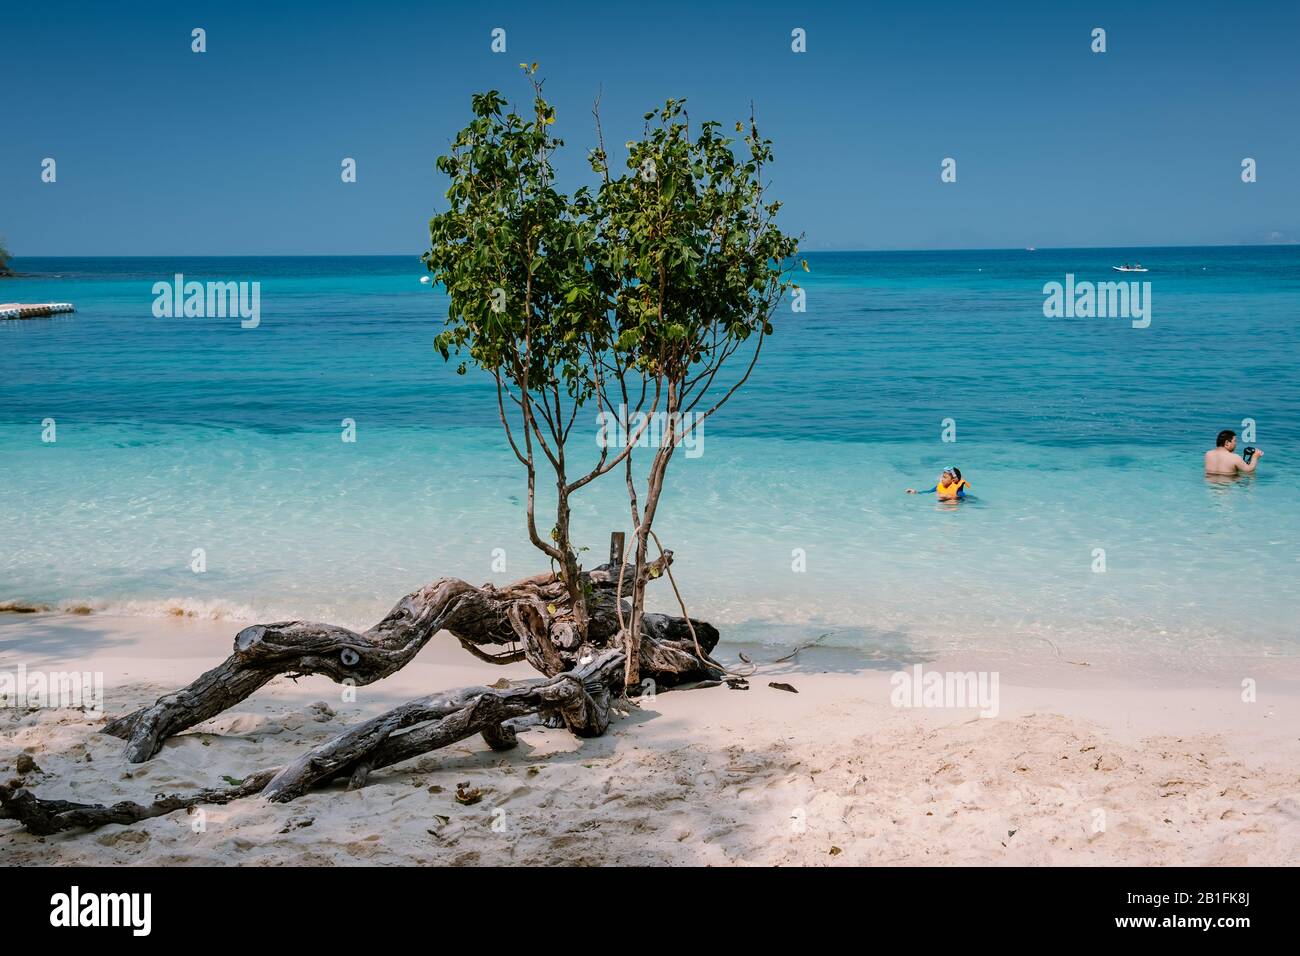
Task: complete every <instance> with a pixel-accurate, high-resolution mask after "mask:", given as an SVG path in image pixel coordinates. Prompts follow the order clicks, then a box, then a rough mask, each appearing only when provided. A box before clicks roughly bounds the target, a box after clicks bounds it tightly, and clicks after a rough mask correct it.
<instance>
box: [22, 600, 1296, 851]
mask: <svg viewBox="0 0 1300 956" xmlns="http://www.w3.org/2000/svg"><path fill="white" fill-rule="evenodd" d="M236 630H238V627H232V626H231V622H228V621H218V622H208V621H166V620H150V619H140V618H134V619H122V618H110V617H107V616H101V615H91V616H87V617H81V616H73V615H61V614H32V615H22V616H18V615H2V616H0V670H3V669H5V668H9V667H13V666H15V665H16V664H18V663H19V661H18V658H19V657H20V656H21V658H22V662H23V663H24V664H25V665H26V666H27V667H28V668H38V667H41V666H47V667H51V668H52V667H55V666H57V667H59V668H60V669H73V668H75V669H85V670H94V671H102V672H103V674H104V682H105V688H106V703H105V710H106V713H108V714H117V713H120V712H122V711H123V710H126V709H128V708H132V707H135V706H139V705H140V704H143V703H146V702H151V701H152V700H154V699H155V698H156V697H157V696H159V695H160V694H162V693H164V692H166V691H169V690H174V689H177V688H179V687H181V686H183V685H185V684H187V683H188V682H189V681H190V680H192V679H193V678H195V677H197V676H198V674H199V673H200V672H202V671H203V670H206V669H207V668H208V667H211V666H213V665H214V664H216V663H218V662H219V661H220V660H223V659H224V658H225V656H226V655H227V654H228V653H229V649H230V643H231V641H232V639H233V637H234V633H235V631H236ZM19 648H21V649H22V651H21V654H19ZM739 649H740V648H739V647H738V646H737V645H726V644H724V645H722V646H721V648H720V658H721V659H723V660H724V661H725V662H732V661H735V660H736V653H737V651H738V650H739ZM1045 650H1046V649H1045ZM746 653H748V654H749V655H750V656H751V657H752V658H753V659H754V660H755V661H756V662H758V663H759V670H758V673H756V674H755V675H754V676H752V677H751V678H750V680H749V683H750V689H749V690H747V691H733V690H729V689H727V688H726V687H725V686H722V687H714V688H700V689H691V690H681V691H670V692H667V691H666V692H662V693H660V694H659V695H658V696H657V697H656V698H655V699H654V700H653V701H643V702H642V704H641V706H640V707H639V708H637V709H634V710H632V711H631V712H630V714H629V715H628V716H626V717H624V718H622V719H621V720H618V721H617V722H616V723H615V724H613V725H612V726H611V728H610V731H609V732H608V733H607V734H606V735H605V736H604V737H601V738H595V739H589V740H579V739H576V738H573V737H572V736H571V735H569V734H567V733H566V732H564V731H556V730H547V729H542V728H530V729H527V730H525V731H523V732H521V733H520V736H519V741H520V743H519V747H518V748H516V749H515V750H513V751H509V752H505V753H497V752H493V751H491V750H489V749H488V748H487V747H486V745H485V744H484V743H483V742H482V740H481V739H479V738H470V739H468V740H465V741H462V742H461V743H460V744H458V745H455V746H452V747H449V748H446V749H444V750H441V751H437V752H434V753H432V754H429V755H426V756H423V757H420V758H416V759H415V760H413V761H410V762H408V763H405V764H402V765H399V766H398V767H395V768H392V769H390V770H387V771H383V772H380V773H376V774H375V776H374V777H373V778H372V780H371V782H370V784H369V785H368V786H366V787H365V788H363V789H361V790H359V791H355V792H350V793H349V792H344V791H343V790H342V789H341V787H338V786H331V787H329V788H326V789H324V790H320V791H316V792H313V793H311V794H308V795H307V796H305V797H302V798H300V799H299V800H295V801H293V802H291V803H289V804H285V805H270V804H267V803H265V802H264V801H261V800H258V799H257V798H250V799H246V800H240V801H236V802H234V803H231V804H229V805H227V806H221V807H207V808H205V811H204V814H203V816H202V817H201V818H200V819H202V820H204V821H205V823H204V828H203V830H202V831H201V832H195V830H194V829H193V824H194V823H195V818H194V816H193V815H187V814H185V813H183V812H177V813H173V814H169V815H167V816H164V817H159V818H156V819H153V820H149V821H146V822H145V823H143V824H139V825H135V826H131V827H122V826H116V825H114V826H108V827H103V828H101V829H99V830H96V831H93V832H89V833H87V832H75V831H74V832H70V833H63V834H59V835H56V836H53V837H47V838H44V839H43V840H42V839H39V838H36V837H33V836H31V835H29V834H26V833H23V832H21V831H19V829H18V827H17V825H16V824H14V823H12V822H10V821H0V855H3V856H4V858H5V859H6V861H7V862H11V863H14V864H41V863H44V864H65V863H66V864H83V863H99V864H110V865H124V864H132V863H160V864H214V865H227V864H247V865H277V864H325V865H347V864H351V863H397V864H400V863H406V864H428V863H437V864H453V865H454V864H474V863H489V864H490V863H500V864H524V863H527V864H619V863H628V864H630V863H660V864H673V863H677V864H687V863H699V864H715V865H749V864H759V865H764V864H827V865H840V864H854V863H858V864H885V863H893V864H933V863H939V864H1002V863H1006V864H1033V865H1038V864H1085V865H1091V864H1107V863H1114V864H1132V865H1167V864H1174V863H1191V864H1204V865H1220V864H1223V865H1227V864H1241V863H1250V864H1260V863H1264V864H1290V863H1294V862H1295V861H1296V860H1297V859H1300V799H1298V798H1297V796H1296V794H1297V793H1300V772H1297V770H1296V768H1297V767H1300V681H1297V679H1296V674H1295V666H1294V662H1292V661H1287V660H1283V659H1278V660H1276V661H1274V662H1272V663H1276V664H1277V665H1278V666H1276V667H1264V666H1262V665H1261V664H1260V662H1259V661H1256V662H1255V664H1256V667H1255V668H1254V670H1253V671H1252V673H1251V674H1250V675H1249V676H1252V677H1253V678H1254V679H1255V680H1256V681H1257V693H1258V699H1257V701H1256V702H1255V703H1250V704H1247V703H1243V702H1242V700H1241V693H1242V692H1241V689H1240V681H1241V679H1242V675H1241V672H1240V671H1239V670H1238V671H1237V672H1236V673H1233V672H1232V671H1231V670H1225V671H1224V672H1223V673H1221V674H1219V675H1216V676H1211V675H1205V674H1201V675H1192V676H1188V675H1171V674H1169V673H1163V675H1161V674H1157V675H1154V676H1163V678H1164V679H1163V680H1159V681H1157V680H1155V679H1153V675H1144V674H1139V673H1134V672H1131V671H1129V670H1127V669H1125V668H1123V667H1122V666H1112V665H1110V664H1102V665H1096V664H1094V665H1091V666H1089V667H1079V666H1075V665H1071V664H1068V663H1063V662H1060V661H1058V660H1056V659H1055V658H1053V657H1050V656H1046V655H1045V656H1044V657H1042V658H1037V657H1033V658H1028V659H1020V660H1012V659H1007V660H999V659H996V658H994V657H990V656H988V655H963V656H953V657H941V658H936V659H935V660H933V661H925V662H922V667H923V669H924V670H926V671H940V672H942V671H962V670H967V669H970V668H978V667H983V668H985V670H986V671H987V670H989V669H994V670H996V672H997V673H998V675H999V682H998V691H999V698H1000V699H999V707H998V715H997V716H996V717H987V718H982V717H980V716H978V710H977V709H972V708H969V707H966V708H957V707H939V708H931V707H896V706H893V705H892V704H891V700H890V694H891V691H892V690H893V689H894V687H893V686H892V685H891V679H892V678H893V677H894V675H896V674H897V673H898V664H897V662H889V661H882V660H872V659H870V658H869V657H867V656H866V655H862V654H858V653H854V652H851V651H844V650H838V649H827V648H817V647H812V648H807V649H805V650H803V651H801V652H800V653H799V654H798V656H797V657H796V658H794V659H793V660H790V661H787V662H784V663H780V664H775V663H762V662H763V661H765V660H767V661H770V660H771V658H773V657H777V656H781V655H782V654H784V653H788V650H778V649H775V648H772V647H761V648H754V647H751V648H748V649H747V650H746ZM1047 653H1048V655H1050V651H1048V652H1047ZM74 655H75V656H74ZM905 666H907V667H909V668H910V667H912V666H913V665H912V664H907V665H905ZM532 676H536V675H535V673H534V672H533V671H532V670H531V668H529V667H528V666H527V665H526V664H513V665H509V666H506V667H504V668H502V667H494V666H492V665H489V664H485V663H483V662H480V661H477V660H475V659H474V658H472V657H470V656H469V655H468V654H466V653H464V652H463V651H462V650H461V649H460V648H459V647H457V646H455V645H454V642H452V641H449V640H444V639H442V638H435V639H434V640H433V641H432V642H430V644H429V645H428V646H427V647H426V648H425V649H424V650H423V651H422V652H421V653H420V655H418V656H417V658H416V659H415V660H414V661H413V662H412V663H411V664H410V665H408V666H407V667H406V668H404V669H403V670H402V671H400V672H398V673H397V674H395V675H393V676H392V677H390V678H388V679H387V680H385V681H382V682H380V683H377V684H374V685H369V686H367V687H359V688H356V689H355V690H356V700H355V702H344V701H343V700H342V699H341V694H340V691H341V688H340V687H339V686H338V685H335V684H333V683H332V682H330V681H328V680H326V679H324V678H318V677H312V678H304V679H302V680H300V681H299V682H297V683H294V682H293V681H290V680H288V679H286V678H277V679H276V680H274V681H272V682H271V683H270V684H268V685H267V686H266V687H265V688H263V689H262V690H261V691H260V692H258V693H257V694H255V695H254V696H253V697H251V698H249V699H248V700H246V701H244V702H243V703H241V704H240V705H238V706H236V707H235V708H233V709H232V710H230V711H228V712H226V713H224V714H222V715H220V716H219V717H217V718H214V719H213V720H211V721H208V722H207V723H205V724H203V725H200V728H201V729H200V728H196V729H195V730H192V731H189V732H187V733H186V734H183V735H181V736H178V737H176V738H173V739H172V740H171V741H169V742H168V744H167V745H166V746H165V747H164V749H163V751H162V752H161V753H160V754H159V755H158V756H157V757H155V758H154V759H153V760H152V761H149V762H147V763H145V764H138V765H130V764H127V763H125V761H124V760H123V759H122V757H121V743H120V741H117V740H116V739H113V738H108V737H105V736H102V735H99V734H98V733H97V732H96V730H97V727H98V726H99V725H100V724H101V723H102V719H100V718H96V717H94V716H93V715H88V714H83V713H79V712H77V711H72V710H53V709H45V710H32V711H24V712H19V711H17V710H15V709H14V708H0V774H3V775H4V777H5V779H9V778H10V777H12V776H13V775H14V772H15V762H16V760H17V757H18V755H19V754H20V753H28V754H29V755H30V756H31V757H32V758H33V759H34V760H35V763H36V765H37V767H38V768H39V770H37V771H33V772H31V773H29V774H27V775H26V777H25V780H24V782H25V784H26V785H27V786H29V787H30V788H31V789H32V790H33V791H34V792H36V793H37V794H38V795H40V796H42V797H56V798H57V797H62V798H65V799H72V800H79V801H84V802H105V803H111V802H115V801H117V800H123V799H135V800H145V799H148V798H150V797H151V796H152V795H153V794H154V793H156V792H170V793H175V792H186V791H189V790H193V789H199V788H201V787H207V786H219V785H221V777H222V776H234V777H242V776H244V775H246V774H248V773H251V772H254V771H256V770H259V769H263V768H265V767H269V766H275V765H277V764H280V763H283V762H285V761H287V760H289V759H292V758H293V757H295V756H297V755H298V754H299V753H301V752H302V751H303V750H305V749H307V748H309V747H311V746H314V745H315V744H317V743H320V742H322V741H323V740H325V739H328V738H329V737H332V736H334V735H335V734H337V733H338V732H340V730H342V729H343V728H344V727H346V726H348V725H350V724H352V723H354V722H355V721H356V720H358V719H361V718H364V717H370V716H373V715H375V714H377V713H381V712H383V711H384V710H387V709H389V708H391V707H393V706H396V705H397V704H399V703H401V702H403V701H405V700H408V699H410V698H412V697H416V696H420V695H422V694H427V693H430V692H432V691H436V690H444V689H450V688H454V687H460V686H470V685H476V684H486V683H489V682H492V681H494V680H497V679H498V678H500V677H507V678H511V679H518V678H526V677H532ZM769 681H778V682H783V683H788V684H791V685H793V686H794V687H795V688H796V689H797V690H798V693H797V694H791V693H789V692H785V691H780V690H775V689H773V688H770V687H768V686H767V685H768V682H769ZM318 702H320V703H318ZM322 704H323V705H324V706H322ZM127 774H129V775H130V776H129V777H127V776H126V775H127ZM460 782H469V783H470V784H471V785H472V786H473V787H478V788H480V789H482V790H483V792H484V794H485V797H484V799H483V801H482V802H481V803H479V804H478V805H475V806H461V805H459V804H458V803H456V801H455V800H454V799H453V798H452V794H453V793H454V792H455V788H456V785H457V784H458V783H460ZM439 788H441V789H439ZM1098 811H1100V814H1099V813H1098ZM307 821H310V823H308V822H307ZM494 821H505V822H504V824H502V823H500V822H498V826H503V827H504V829H500V830H494V829H493V823H494ZM1099 825H1101V826H1103V827H1104V829H1101V830H1098V829H1096V828H1097V827H1098V826H1099ZM1008 834H1011V835H1010V836H1009V835H1008Z"/></svg>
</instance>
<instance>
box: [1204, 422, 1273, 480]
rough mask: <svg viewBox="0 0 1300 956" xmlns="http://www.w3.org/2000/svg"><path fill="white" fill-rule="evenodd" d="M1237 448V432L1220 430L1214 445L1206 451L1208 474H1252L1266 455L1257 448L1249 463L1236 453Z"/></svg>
mask: <svg viewBox="0 0 1300 956" xmlns="http://www.w3.org/2000/svg"><path fill="white" fill-rule="evenodd" d="M1236 448H1237V433H1236V432H1234V431H1230V430H1225V431H1221V432H1219V437H1218V438H1217V439H1216V440H1215V442H1214V447H1213V448H1211V449H1210V450H1209V451H1207V452H1206V453H1205V473H1206V474H1207V475H1236V474H1238V473H1244V474H1247V475H1249V474H1251V473H1252V472H1253V471H1254V470H1255V466H1256V465H1258V464H1259V460H1260V459H1261V458H1263V457H1264V453H1263V452H1262V451H1260V450H1259V449H1258V448H1257V449H1255V454H1253V455H1252V456H1251V457H1250V464H1249V465H1248V464H1246V462H1245V461H1244V460H1242V457H1241V456H1240V455H1238V454H1236V453H1235V451H1236Z"/></svg>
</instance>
